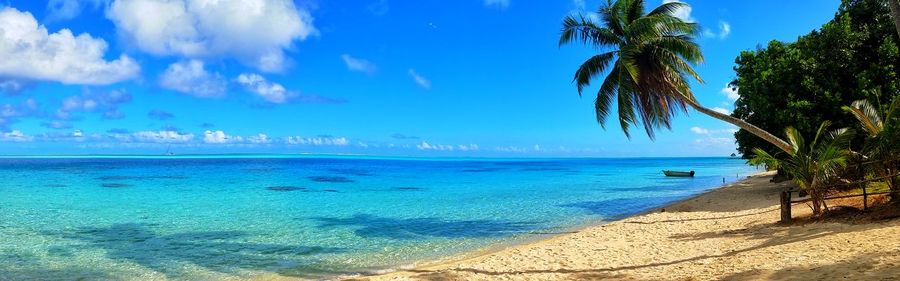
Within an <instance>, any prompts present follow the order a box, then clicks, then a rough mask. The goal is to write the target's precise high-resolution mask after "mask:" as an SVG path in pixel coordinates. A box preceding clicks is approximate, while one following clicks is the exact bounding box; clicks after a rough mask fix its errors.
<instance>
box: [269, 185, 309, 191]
mask: <svg viewBox="0 0 900 281" xmlns="http://www.w3.org/2000/svg"><path fill="white" fill-rule="evenodd" d="M266 189H268V190H271V191H297V190H306V188H305V187H299V186H290V185H278V186H269V187H266Z"/></svg>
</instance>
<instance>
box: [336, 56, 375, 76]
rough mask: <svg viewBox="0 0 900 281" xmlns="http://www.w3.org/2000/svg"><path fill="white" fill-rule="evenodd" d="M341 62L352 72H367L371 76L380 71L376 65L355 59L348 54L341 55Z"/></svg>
mask: <svg viewBox="0 0 900 281" xmlns="http://www.w3.org/2000/svg"><path fill="white" fill-rule="evenodd" d="M341 60H343V61H344V64H346V65H347V69H348V70H351V71H359V72H365V73H367V74H369V75H371V74H375V71H376V70H378V68H377V67H376V66H375V64H374V63H372V62H370V61H367V60H364V59H360V58H354V57H352V56H350V55H348V54H343V55H341Z"/></svg>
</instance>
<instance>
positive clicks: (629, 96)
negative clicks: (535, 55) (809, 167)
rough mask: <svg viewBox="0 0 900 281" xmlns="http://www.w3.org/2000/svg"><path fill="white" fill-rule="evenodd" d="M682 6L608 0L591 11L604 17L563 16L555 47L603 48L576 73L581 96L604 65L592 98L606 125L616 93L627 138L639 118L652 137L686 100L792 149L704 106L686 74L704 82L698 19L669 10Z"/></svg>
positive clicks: (774, 138) (621, 122) (596, 110)
mask: <svg viewBox="0 0 900 281" xmlns="http://www.w3.org/2000/svg"><path fill="white" fill-rule="evenodd" d="M686 7H687V4H685V3H682V2H670V3H665V4H662V5H661V6H659V7H657V8H655V9H653V10H652V11H650V12H649V13H646V12H645V10H644V1H643V0H617V1H615V2H612V1H611V0H610V1H609V2H608V3H607V4H606V5H604V6H601V7H600V8H599V9H598V11H597V13H596V15H595V16H596V18H598V19H599V21H600V22H601V23H597V22H595V20H594V18H593V17H591V16H585V15H584V14H579V15H570V16H567V17H565V18H564V19H563V23H562V32H561V35H560V39H559V45H560V46H562V45H566V44H569V43H573V42H577V43H580V44H583V45H587V46H590V47H594V48H596V49H600V50H604V51H605V52H601V53H600V54H597V55H594V56H593V57H591V58H589V59H588V60H587V61H585V62H584V63H583V64H582V65H581V66H580V67H579V68H578V70H577V71H576V72H575V78H574V81H575V82H576V85H577V88H578V94H579V95H581V94H582V92H583V90H584V88H585V87H587V86H589V85H590V83H591V80H593V79H595V78H597V76H599V75H600V74H601V73H604V72H606V70H607V69H609V71H608V73H607V74H606V78H605V79H604V80H603V83H602V84H601V85H600V89H599V91H598V92H597V97H596V100H595V102H594V109H595V112H596V116H597V122H598V123H600V124H601V126H604V127H605V125H604V124H605V121H606V118H607V116H608V115H609V113H610V110H611V106H612V103H613V101H614V100H615V102H616V104H617V109H618V115H619V116H618V119H619V125H620V126H621V127H622V131H624V132H625V135H626V136H629V137H630V134H629V128H630V127H631V126H636V125H638V122H640V123H641V125H642V126H643V127H644V130H645V131H646V132H647V135H648V136H649V137H650V138H651V139H653V138H654V137H655V135H654V130H655V129H658V128H662V127H665V128H667V129H668V128H671V121H672V117H673V116H675V114H677V113H678V112H679V111H684V112H686V111H687V109H686V106H690V107H692V108H694V109H695V110H697V111H699V112H701V113H703V114H706V115H709V116H711V117H713V118H716V119H719V120H722V121H725V122H728V123H731V124H734V125H735V126H738V127H740V128H741V129H743V130H745V131H747V132H751V133H752V134H754V135H756V136H758V137H760V138H762V139H764V140H766V141H767V142H769V143H771V144H773V145H774V146H776V147H779V148H781V149H782V150H785V151H787V150H789V149H790V146H789V144H788V143H787V142H785V141H784V140H782V139H780V138H778V137H776V136H774V135H772V134H770V133H768V132H766V131H765V130H762V129H760V128H758V127H756V126H754V125H752V124H750V123H747V122H745V121H744V120H741V119H740V118H736V117H733V116H729V115H726V114H722V113H719V112H716V111H714V110H712V109H709V108H706V107H703V106H701V105H700V104H699V103H698V102H697V100H696V99H695V98H694V94H693V92H692V91H691V89H690V86H689V84H688V83H689V80H690V79H693V80H695V81H697V82H700V83H702V82H703V80H702V79H701V78H700V76H699V75H698V74H697V73H696V72H695V71H694V69H693V66H694V65H696V64H698V63H700V62H702V61H703V54H702V53H701V51H700V47H699V46H698V45H697V43H696V42H694V38H695V37H696V35H697V34H698V32H699V30H700V28H699V27H698V25H697V24H696V23H689V22H685V21H683V20H681V19H680V18H678V17H675V16H674V13H675V12H676V11H677V10H678V9H681V8H686Z"/></svg>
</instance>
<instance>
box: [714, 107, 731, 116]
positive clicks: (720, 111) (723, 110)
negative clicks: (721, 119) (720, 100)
mask: <svg viewBox="0 0 900 281" xmlns="http://www.w3.org/2000/svg"><path fill="white" fill-rule="evenodd" d="M712 110H713V111H715V112H718V113H722V114H725V115H730V114H731V111H730V110H728V109H725V108H721V107H718V106H717V107H713V108H712Z"/></svg>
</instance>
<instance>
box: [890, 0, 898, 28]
mask: <svg viewBox="0 0 900 281" xmlns="http://www.w3.org/2000/svg"><path fill="white" fill-rule="evenodd" d="M888 3H890V5H889V6H891V18H892V19H893V20H894V28H895V29H897V35H900V0H888Z"/></svg>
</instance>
